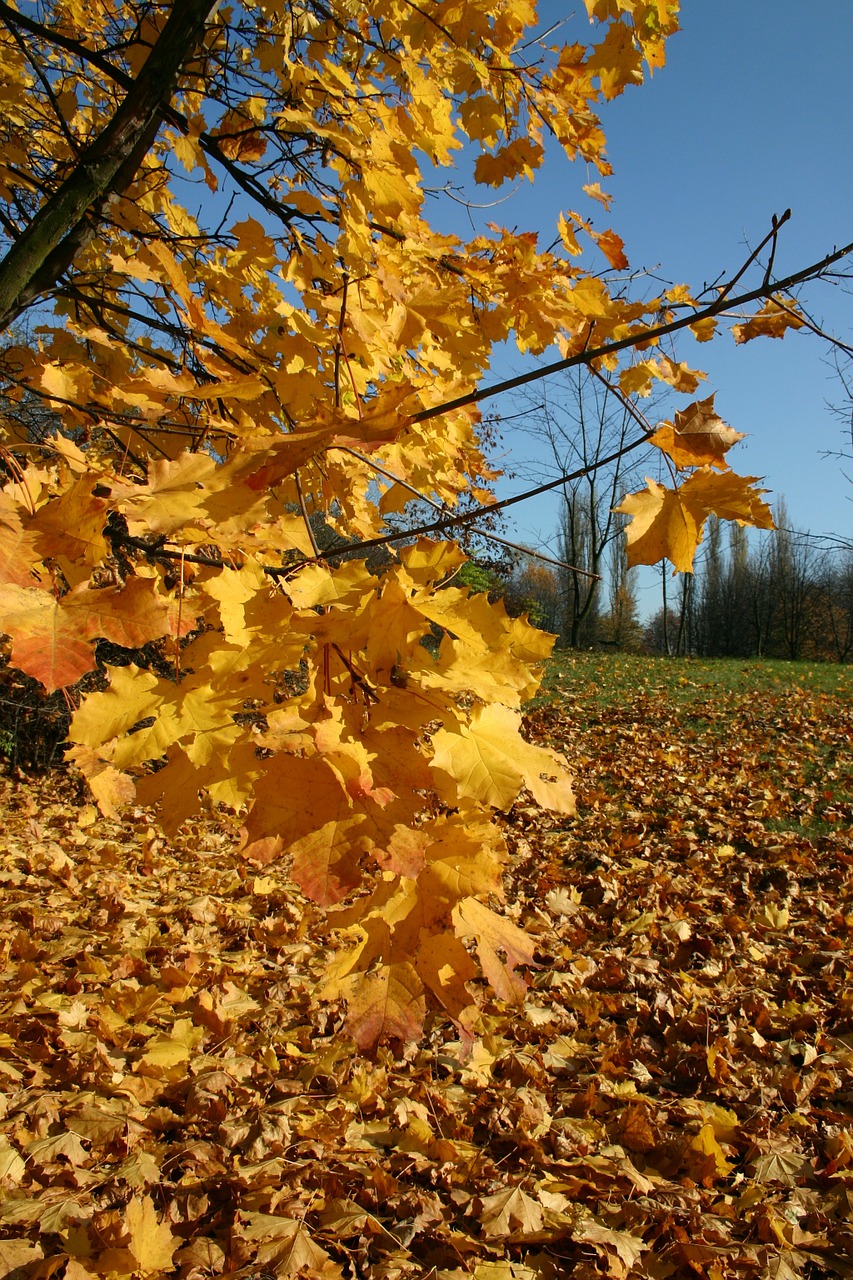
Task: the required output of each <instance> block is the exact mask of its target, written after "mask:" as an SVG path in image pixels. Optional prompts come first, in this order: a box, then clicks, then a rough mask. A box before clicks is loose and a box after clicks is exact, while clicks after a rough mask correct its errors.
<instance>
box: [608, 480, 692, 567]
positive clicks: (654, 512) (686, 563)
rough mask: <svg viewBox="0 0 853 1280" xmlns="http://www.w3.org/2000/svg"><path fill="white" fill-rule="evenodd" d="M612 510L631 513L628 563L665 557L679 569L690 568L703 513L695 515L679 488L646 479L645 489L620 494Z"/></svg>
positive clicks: (655, 561)
mask: <svg viewBox="0 0 853 1280" xmlns="http://www.w3.org/2000/svg"><path fill="white" fill-rule="evenodd" d="M614 510H615V511H619V512H621V513H622V514H623V515H628V516H632V517H633V518H632V520H631V523H630V524H629V525H628V529H627V544H628V564H629V565H631V566H633V565H636V564H657V563H658V561H659V560H663V559H664V558H666V559H668V560H669V561H670V562H671V563H672V564H673V565H674V566H675V568H676V569H677V570H679V571H680V572H682V573H689V572H690V571H691V570H692V568H693V557H694V555H695V554H696V547H697V546H698V543H699V538H700V536H701V532H702V523H703V521H704V513H703V514H702V516H701V517H699V518H697V515H696V513H695V512H694V511H692V510H691V509H690V508H689V507H688V506H685V504H684V503H683V501H682V499H681V496H680V492H677V491H674V490H672V489H665V488H664V486H663V485H661V484H658V483H657V481H656V480H648V479H647V480H646V488H645V489H643V490H641V491H640V492H639V493H631V494H629V495H628V496H627V497H626V498H623V499H622V502H621V503H620V504H619V506H618V507H615V508H614Z"/></svg>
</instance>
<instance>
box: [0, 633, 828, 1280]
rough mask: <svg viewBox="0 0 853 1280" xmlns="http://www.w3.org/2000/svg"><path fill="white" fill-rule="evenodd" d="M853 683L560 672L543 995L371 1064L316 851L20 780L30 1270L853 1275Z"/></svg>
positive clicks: (7, 867) (532, 837)
mask: <svg viewBox="0 0 853 1280" xmlns="http://www.w3.org/2000/svg"><path fill="white" fill-rule="evenodd" d="M850 693H851V681H850V673H849V672H848V671H847V670H845V669H839V668H833V667H825V668H824V667H812V666H807V667H806V666H788V665H786V664H780V663H773V664H767V665H766V666H765V665H762V664H753V663H742V662H734V663H699V662H693V661H676V662H673V661H665V660H654V659H634V658H626V657H622V656H621V655H606V656H603V657H602V656H598V655H583V656H581V657H573V656H560V657H558V658H557V659H556V660H555V662H554V664H553V665H552V668H551V670H550V672H549V676H548V680H547V682H546V689H545V692H544V694H543V696H542V697H541V698H540V699H538V700H537V701H536V703H535V704H534V706H533V707H532V708H531V710H530V712H529V715H528V732H529V735H530V736H531V737H532V738H535V739H536V740H538V741H542V742H547V743H549V744H551V745H553V746H555V747H556V748H557V749H559V750H561V751H563V752H565V754H566V755H567V757H568V758H569V760H570V761H571V763H572V766H573V769H574V771H575V775H576V779H577V783H576V790H577V795H578V814H577V816H576V817H575V818H571V819H563V818H561V819H559V820H555V819H554V817H553V815H549V814H546V813H544V812H543V811H542V810H540V809H538V808H536V806H534V805H533V804H532V803H531V802H530V801H529V799H525V798H524V797H522V798H521V800H520V801H519V802H518V803H517V804H516V805H515V806H514V808H513V809H512V810H511V811H510V812H509V813H507V814H505V815H502V816H501V817H500V818H499V821H500V822H501V823H502V825H503V827H504V829H505V832H506V837H507V841H508V844H509V848H510V856H509V861H508V866H507V877H506V881H507V902H506V907H505V909H506V911H507V912H508V913H509V914H510V916H511V917H512V918H513V919H514V920H516V922H517V923H518V924H520V925H522V926H523V927H524V928H526V929H527V930H528V931H529V932H530V933H532V934H533V935H534V937H535V940H536V955H535V960H536V963H535V966H534V967H533V968H531V970H530V971H529V979H530V986H529V989H528V993H527V996H526V998H525V999H524V1001H523V1003H521V1004H520V1005H518V1006H512V1005H508V1004H504V1003H502V1002H500V1001H498V1000H494V999H492V1000H486V1002H485V1004H484V1009H483V1017H482V1022H481V1024H480V1026H479V1027H477V1028H476V1029H475V1034H474V1036H473V1039H472V1040H471V1041H470V1042H467V1043H466V1042H464V1040H463V1038H461V1037H460V1034H459V1031H458V1029H457V1028H455V1027H454V1026H453V1025H452V1024H451V1023H450V1022H449V1021H448V1020H446V1019H442V1018H436V1019H435V1021H434V1022H433V1023H432V1025H431V1027H430V1030H429V1034H428V1036H427V1037H426V1039H425V1041H424V1042H423V1043H422V1044H421V1045H418V1046H410V1047H409V1048H408V1049H404V1048H403V1047H402V1046H392V1047H389V1048H388V1049H380V1051H379V1053H378V1055H377V1057H376V1059H375V1060H374V1061H368V1060H366V1059H364V1058H361V1057H359V1056H358V1055H357V1054H356V1053H355V1052H354V1051H353V1048H352V1045H351V1044H350V1042H349V1041H348V1040H347V1039H346V1037H345V1036H344V1035H343V1034H342V1032H341V1023H342V1010H341V1009H340V1008H339V1007H338V1006H336V1005H331V1006H330V1005H328V1004H324V1002H323V1001H322V999H321V990H322V981H323V978H322V973H323V965H324V963H325V962H326V961H327V960H328V957H329V954H330V950H331V948H332V947H333V946H334V943H335V935H334V934H333V933H332V932H331V931H330V929H329V925H328V921H327V920H324V918H323V917H322V915H321V914H320V913H319V912H318V911H317V910H316V909H315V908H313V907H311V905H310V904H308V903H305V902H304V901H302V900H301V899H300V898H299V896H298V894H297V893H296V891H295V890H294V889H293V886H292V885H291V884H290V883H289V882H288V879H287V866H286V861H285V860H281V861H280V862H275V863H273V864H272V865H271V866H270V867H265V868H263V869H262V870H259V869H257V868H253V867H249V866H247V865H246V864H245V863H244V862H243V861H242V860H241V858H240V855H239V852H238V850H237V829H238V827H239V820H238V819H237V818H236V817H234V816H232V815H228V814H225V813H216V814H210V815H209V816H208V817H206V818H205V819H204V820H201V821H199V822H195V823H189V824H187V825H186V826H185V827H184V828H183V829H182V831H181V833H180V835H179V837H178V838H177V839H176V840H175V841H172V842H168V841H165V840H163V839H162V838H161V837H160V836H159V835H158V833H157V830H156V827H155V826H154V824H153V823H152V820H151V816H150V815H149V814H147V813H146V812H144V811H142V810H133V811H131V812H130V813H128V815H127V817H126V818H125V819H124V820H123V821H121V822H112V823H107V822H102V821H100V820H99V819H96V815H95V813H94V811H93V809H92V808H91V806H90V805H88V804H87V803H86V797H85V796H83V795H82V794H81V793H80V792H79V791H78V787H77V784H76V783H75V782H74V781H73V779H70V778H68V777H66V776H64V775H61V774H54V775H52V776H49V777H48V778H46V779H42V780H28V781H24V782H13V781H11V780H4V781H0V788H2V796H1V797H0V798H2V804H3V810H4V826H3V834H2V839H3V840H4V841H5V846H6V847H5V850H4V852H3V858H2V863H0V877H2V883H0V890H2V893H3V904H4V905H3V911H2V919H0V948H2V952H3V955H4V956H5V968H4V969H3V971H2V974H0V1079H2V1089H0V1095H2V1103H0V1187H2V1189H3V1190H2V1195H0V1264H2V1266H0V1275H6V1274H8V1275H14V1276H15V1280H17V1278H18V1276H20V1277H25V1276H32V1277H41V1276H48V1275H54V1274H56V1275H60V1272H61V1271H62V1273H63V1274H64V1275H65V1276H66V1277H68V1280H86V1277H87V1276H95V1277H98V1276H111V1275H118V1276H121V1275H134V1276H138V1275H156V1274H167V1275H172V1274H174V1275H179V1276H181V1277H184V1278H185V1280H202V1278H203V1277H211V1276H216V1275H220V1274H222V1275H225V1274H228V1275H231V1274H233V1273H235V1272H239V1273H240V1274H242V1275H247V1276H248V1275H258V1274H260V1273H262V1272H263V1273H266V1272H268V1273H270V1274H271V1275H281V1276H291V1275H293V1276H297V1275H303V1276H307V1275H310V1276H312V1277H313V1276H319V1277H328V1278H330V1280H331V1278H333V1277H342V1278H343V1277H346V1278H348V1280H349V1278H355V1277H367V1278H369V1280H379V1278H380V1277H382V1278H383V1280H390V1278H391V1277H401V1278H402V1277H417V1278H418V1280H421V1278H423V1280H426V1277H431V1278H432V1277H434V1278H435V1280H440V1278H447V1280H462V1278H463V1277H466V1276H474V1277H476V1278H477V1280H510V1277H512V1278H514V1280H538V1278H539V1277H541V1278H542V1280H558V1278H559V1277H562V1276H572V1277H575V1278H577V1280H592V1278H593V1277H600V1276H612V1277H618V1278H619V1280H628V1277H640V1276H650V1277H661V1278H663V1277H669V1276H675V1277H680V1276H685V1277H687V1276H691V1277H692V1276H697V1275H699V1276H707V1277H714V1278H715V1280H727V1278H729V1277H731V1278H732V1280H733V1278H734V1277H738V1278H740V1280H742V1278H744V1277H746V1278H747V1280H752V1277H755V1278H756V1280H760V1278H763V1277H766V1276H775V1277H777V1278H781V1277H785V1278H786V1280H789V1278H790V1277H791V1276H794V1277H796V1276H805V1277H809V1276H811V1277H818V1276H826V1275H840V1276H847V1275H849V1274H850V1273H851V1271H850V1261H849V1260H850V1257H851V1255H853V1230H851V1206H853V988H851V984H850V970H851V937H853V892H851V889H853V885H851V869H852V868H853V801H851V787H850V756H851V751H850V742H851V740H853V699H851V697H850Z"/></svg>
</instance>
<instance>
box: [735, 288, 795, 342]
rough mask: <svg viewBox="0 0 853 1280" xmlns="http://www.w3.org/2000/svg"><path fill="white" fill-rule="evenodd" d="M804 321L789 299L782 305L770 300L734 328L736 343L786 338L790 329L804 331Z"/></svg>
mask: <svg viewBox="0 0 853 1280" xmlns="http://www.w3.org/2000/svg"><path fill="white" fill-rule="evenodd" d="M803 323H804V321H803V320H802V319H801V318H800V316H798V315H797V311H796V304H795V303H793V302H789V301H788V300H787V299H786V300H785V302H784V305H782V304H781V303H780V302H777V301H776V300H775V299H774V298H768V299H767V301H766V302H765V303H764V305H763V307H762V308H761V310H760V311H756V313H755V315H754V316H750V318H749V320H745V321H744V322H743V324H736V325H734V326H733V327H732V333H733V334H734V339H735V342H738V343H740V342H750V341H751V340H752V339H753V338H784V336H785V334H786V333H787V332H788V330H789V329H802V327H803Z"/></svg>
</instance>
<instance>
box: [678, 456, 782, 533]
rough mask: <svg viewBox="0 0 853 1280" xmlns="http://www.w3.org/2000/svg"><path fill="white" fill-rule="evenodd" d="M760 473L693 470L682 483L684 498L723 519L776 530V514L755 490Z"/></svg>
mask: <svg viewBox="0 0 853 1280" xmlns="http://www.w3.org/2000/svg"><path fill="white" fill-rule="evenodd" d="M758 479H759V477H758V476H738V475H735V473H734V472H733V471H726V472H725V473H724V474H723V475H718V474H717V473H716V472H714V471H711V470H710V469H709V468H707V467H703V468H702V469H701V470H700V471H694V473H693V475H692V476H690V477H689V478H688V479H687V480H686V481H685V482H684V484H683V485H682V487H681V490H680V493H681V495H682V500H683V501H684V502H687V503H689V504H690V505H691V506H692V507H693V508H694V509H695V510H697V511H699V510H701V511H704V513H705V514H706V515H711V514H712V513H713V514H714V515H716V516H719V517H720V519H721V520H736V521H737V523H738V524H748V525H752V526H754V527H755V528H756V529H775V527H776V526H775V524H774V522H773V513H772V511H771V510H770V508H769V507H768V505H767V503H766V502H765V501H764V500H763V498H762V497H761V495H762V494H763V493H767V490H766V489H756V488H755V487H754V486H755V484H756V483H757V481H758Z"/></svg>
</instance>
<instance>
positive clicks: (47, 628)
mask: <svg viewBox="0 0 853 1280" xmlns="http://www.w3.org/2000/svg"><path fill="white" fill-rule="evenodd" d="M0 615H1V616H2V617H3V625H4V626H5V628H6V630H7V632H8V634H9V635H10V636H11V637H12V660H13V662H14V663H15V665H16V666H18V667H20V669H21V670H22V671H26V672H27V674H28V675H31V676H33V677H34V678H35V679H36V680H38V681H40V682H41V684H43V685H44V686H45V688H46V689H47V690H48V692H49V693H52V692H53V691H54V690H55V689H60V688H62V687H63V686H64V685H68V684H73V683H74V682H75V681H77V680H79V679H80V677H81V676H82V675H85V673H86V672H87V671H91V670H92V669H93V667H94V666H95V656H94V649H93V647H92V643H91V642H92V640H94V639H96V638H103V639H105V640H112V641H113V642H114V643H115V644H120V645H124V646H126V647H128V648H138V647H139V646H140V645H142V644H145V643H146V642H147V641H149V640H156V639H159V637H161V636H164V635H168V634H169V632H170V630H171V623H170V617H169V608H168V606H167V604H166V602H165V601H163V600H161V599H160V598H159V597H158V596H157V595H156V594H155V592H154V586H153V583H152V582H151V581H150V580H148V579H144V578H131V579H130V581H129V582H128V583H127V585H126V586H125V587H124V589H123V590H120V591H116V590H113V589H112V588H110V587H104V588H100V589H94V588H92V587H89V586H85V585H84V586H80V587H75V588H74V589H73V591H69V592H68V594H67V595H66V596H63V597H62V598H61V599H60V600H57V599H56V598H55V597H54V596H53V595H52V593H51V592H49V591H41V590H38V589H37V588H34V587H19V586H14V585H8V586H5V587H0Z"/></svg>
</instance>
